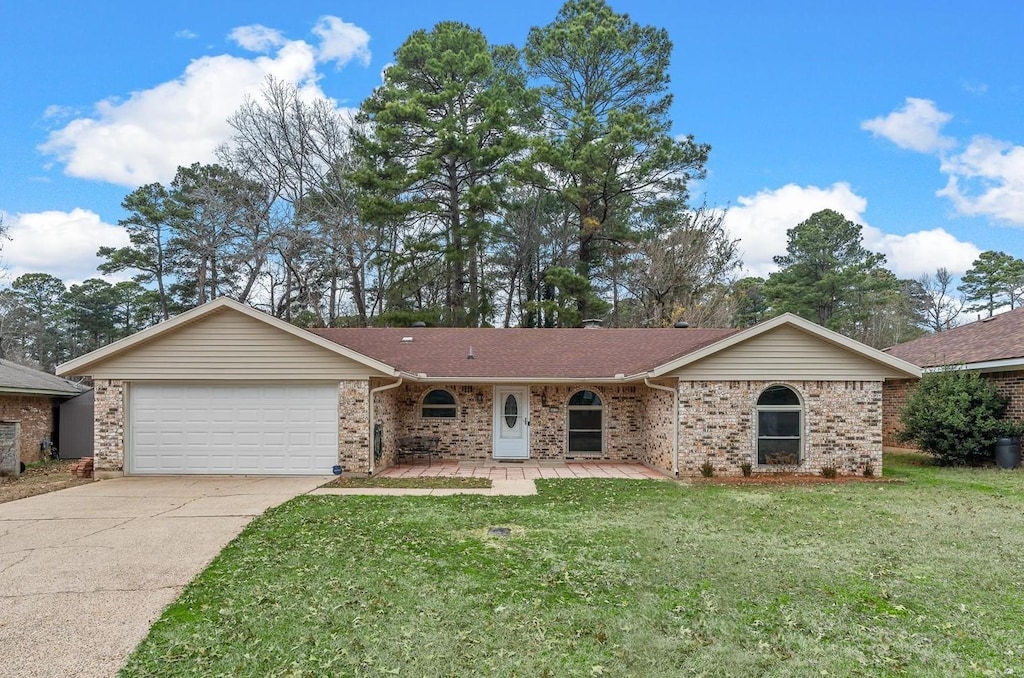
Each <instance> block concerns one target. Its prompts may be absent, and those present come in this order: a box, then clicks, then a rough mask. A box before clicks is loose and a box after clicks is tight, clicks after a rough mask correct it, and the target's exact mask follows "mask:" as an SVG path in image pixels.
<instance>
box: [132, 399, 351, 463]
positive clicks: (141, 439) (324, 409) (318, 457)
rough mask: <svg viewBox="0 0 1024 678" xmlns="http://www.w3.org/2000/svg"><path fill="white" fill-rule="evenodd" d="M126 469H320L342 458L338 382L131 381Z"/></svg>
mask: <svg viewBox="0 0 1024 678" xmlns="http://www.w3.org/2000/svg"><path fill="white" fill-rule="evenodd" d="M129 400H130V403H129V413H130V415H129V416H130V417H131V430H130V437H129V445H130V452H129V455H128V472H129V473H137V474H146V473H240V474H244V473H251V474H283V475H301V474H322V473H330V472H331V467H332V466H333V465H335V464H337V463H338V389H337V387H336V386H309V385H295V386H197V385H187V384H183V385H156V384H133V385H132V386H131V389H130V396H129Z"/></svg>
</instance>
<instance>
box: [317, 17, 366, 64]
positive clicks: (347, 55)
mask: <svg viewBox="0 0 1024 678" xmlns="http://www.w3.org/2000/svg"><path fill="white" fill-rule="evenodd" d="M313 34H314V35H316V36H317V37H318V38H320V47H319V49H318V50H317V60H318V61H323V62H328V61H334V62H337V65H338V68H341V67H342V66H344V65H345V64H347V63H348V62H350V61H352V59H358V60H359V62H360V63H361V64H363V65H364V66H369V65H370V48H369V44H370V34H369V33H367V32H366V31H364V30H363V29H362V28H360V27H359V26H356V25H355V24H350V23H347V22H345V21H342V20H341V19H339V18H338V17H336V16H322V17H320V20H319V21H317V22H316V26H314V27H313Z"/></svg>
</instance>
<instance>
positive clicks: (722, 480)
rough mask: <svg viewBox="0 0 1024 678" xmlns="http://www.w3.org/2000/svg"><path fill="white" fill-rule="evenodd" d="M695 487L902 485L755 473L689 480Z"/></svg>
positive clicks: (858, 478)
mask: <svg viewBox="0 0 1024 678" xmlns="http://www.w3.org/2000/svg"><path fill="white" fill-rule="evenodd" d="M690 480H691V482H692V483H693V484H695V485H846V484H849V483H883V484H888V483H902V482H904V481H903V479H902V478H879V477H878V476H853V475H848V476H836V477H835V478H826V477H825V476H823V475H821V474H812V473H755V474H753V475H750V476H712V477H710V478H704V477H703V476H702V477H698V478H692V479H690Z"/></svg>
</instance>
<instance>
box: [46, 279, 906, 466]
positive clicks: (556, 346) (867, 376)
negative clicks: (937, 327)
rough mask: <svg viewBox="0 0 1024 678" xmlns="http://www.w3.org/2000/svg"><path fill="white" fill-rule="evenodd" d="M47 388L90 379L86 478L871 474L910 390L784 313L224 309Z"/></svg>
mask: <svg viewBox="0 0 1024 678" xmlns="http://www.w3.org/2000/svg"><path fill="white" fill-rule="evenodd" d="M58 372H59V373H60V374H64V375H88V376H91V377H92V378H93V380H94V385H95V393H96V396H95V400H96V407H95V468H96V470H97V475H99V476H100V477H103V476H109V475H112V474H113V475H120V474H122V473H123V474H182V473H203V474H209V473H251V474H319V473H325V472H326V473H329V472H330V471H331V468H332V466H333V465H335V464H337V465H341V466H342V467H343V468H344V469H345V471H346V472H353V473H361V474H362V473H368V474H372V473H374V472H376V471H377V470H380V469H382V468H384V467H387V466H389V465H392V464H394V463H395V461H396V453H397V451H398V447H399V442H400V441H401V440H402V439H407V438H409V437H414V436H422V437H424V438H426V437H430V438H431V439H436V440H437V443H438V444H437V456H438V457H440V458H445V459H456V460H467V461H479V462H502V461H509V462H516V461H522V460H528V459H529V460H540V461H544V460H549V461H572V460H594V459H600V460H619V461H631V462H639V463H642V464H646V465H648V466H650V467H652V468H656V469H660V470H661V471H663V472H664V473H666V474H667V475H694V474H697V473H699V468H700V466H701V465H702V464H703V463H705V462H706V461H710V462H711V463H712V464H713V465H714V467H715V470H716V473H719V474H733V473H739V472H740V468H741V465H742V464H745V463H749V464H751V465H752V466H753V469H754V471H755V472H757V471H778V470H780V469H782V470H791V471H800V472H816V471H818V470H820V469H821V468H822V467H823V466H835V467H836V468H837V469H839V470H840V471H843V472H850V473H859V472H861V471H863V469H864V467H865V466H866V465H868V464H871V465H872V466H873V468H874V469H875V471H876V472H879V471H881V466H882V386H883V383H884V382H885V381H886V380H890V379H913V378H917V377H919V376H920V370H919V369H918V368H917V367H915V366H914V365H911V364H910V363H907V362H905V361H903V360H900V359H898V358H895V357H893V356H890V355H887V354H885V353H882V352H881V351H877V350H875V349H872V348H870V347H868V346H865V345H863V344H860V343H858V342H856V341H853V340H850V339H847V338H846V337H843V336H841V335H839V334H836V333H834V332H831V331H829V330H826V329H824V328H822V327H819V326H817V325H814V324H812V323H810V322H808V321H805V320H803V319H801V318H798V317H796V316H793V315H784V316H780V317H777V318H774V319H772V320H769V321H766V322H764V323H761V324H759V325H756V326H754V327H751V328H748V329H744V330H737V329H700V328H687V329H675V328H671V329H660V328H659V329H610V328H609V329H583V328H580V329H453V328H426V327H413V328H361V329H316V330H305V329H301V328H298V327H294V326H292V325H290V324H288V323H286V322H283V321H281V320H278V319H276V318H273V317H271V316H269V315H266V314H264V313H261V312H259V311H256V310H254V309H252V308H249V307H248V306H244V305H242V304H239V303H237V302H234V301H231V300H228V299H224V298H222V299H217V300H216V301H213V302H210V303H208V304H205V305H203V306H200V307H198V308H195V309H192V310H190V311H188V312H186V313H183V314H181V315H179V316H177V317H175V318H172V319H171V320H168V321H166V322H163V323H161V324H159V325H156V326H154V327H150V328H148V329H146V330H143V331H142V332H139V333H137V334H135V335H133V336H131V337H128V338H126V339H122V340H120V341H118V342H116V343H113V344H111V345H109V346H106V347H104V348H102V349H99V350H97V351H94V352H92V353H89V354H88V355H85V356H82V357H80V358H77V359H75V360H72V361H70V362H68V363H65V364H64V365H62V366H60V368H59V369H58ZM375 434H376V435H375ZM371 441H374V442H376V444H374V442H371Z"/></svg>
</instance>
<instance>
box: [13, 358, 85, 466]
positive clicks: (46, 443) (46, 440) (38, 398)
mask: <svg viewBox="0 0 1024 678" xmlns="http://www.w3.org/2000/svg"><path fill="white" fill-rule="evenodd" d="M85 390H86V389H85V388H84V387H82V386H79V385H78V384H76V383H74V382H71V381H68V380H66V379H61V378H60V377H55V376H54V375H52V374H48V373H46V372H43V371H41V370H37V369H33V368H31V367H26V366H24V365H19V364H18V363H15V362H11V361H10V360H0V456H3V457H4V460H5V461H6V462H7V463H6V464H4V463H0V468H7V467H8V466H10V464H12V463H16V462H18V461H21V462H22V463H25V464H31V463H33V462H36V461H39V460H40V459H42V458H43V456H44V455H46V454H49V447H50V445H52V444H54V443H55V442H56V441H55V440H54V437H53V434H54V432H55V430H56V425H57V424H56V422H57V416H56V412H57V408H58V407H59V405H60V403H61V402H63V401H65V400H68V399H69V398H74V397H75V396H77V395H79V394H81V393H82V392H84V391H85ZM8 454H9V456H8Z"/></svg>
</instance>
